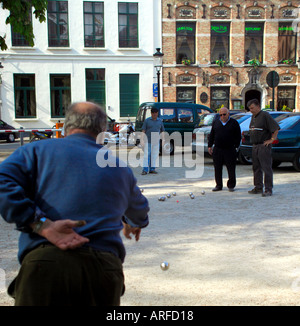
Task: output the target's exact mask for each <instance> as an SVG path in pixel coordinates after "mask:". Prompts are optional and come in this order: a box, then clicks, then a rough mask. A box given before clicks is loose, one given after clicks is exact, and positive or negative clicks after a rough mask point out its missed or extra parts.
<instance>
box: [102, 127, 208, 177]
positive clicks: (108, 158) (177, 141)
mask: <svg viewBox="0 0 300 326" xmlns="http://www.w3.org/2000/svg"><path fill="white" fill-rule="evenodd" d="M195 135H196V138H195V139H194V141H195V143H197V145H198V146H196V148H195V150H196V155H193V153H192V151H191V143H192V141H193V139H192V133H191V132H186V133H184V137H182V135H181V134H180V133H179V132H173V133H172V134H170V135H169V134H168V133H166V132H164V133H162V134H160V137H155V136H154V137H153V136H152V135H151V144H152V145H153V139H156V140H155V141H154V142H157V143H159V141H160V139H163V140H164V143H166V144H171V143H172V144H173V145H174V146H175V148H176V147H177V148H178V147H182V148H183V151H178V152H177V153H176V155H174V156H173V159H172V162H171V153H165V154H164V155H162V157H161V160H159V159H158V157H157V156H156V164H155V166H156V167H159V165H158V164H159V163H160V164H161V167H166V168H168V167H171V166H174V167H185V168H186V170H185V177H186V178H187V179H198V178H201V177H202V175H203V173H204V133H203V132H199V133H196V134H195ZM142 137H145V138H146V140H145V138H144V142H145V143H146V142H147V137H146V135H144V134H143V133H136V139H141V138H142ZM159 138H160V139H159ZM100 139H101V135H100ZM146 148H147V147H144V148H143V150H142V151H137V150H136V149H135V148H131V149H129V148H127V150H123V151H119V153H118V158H119V160H118V161H117V152H116V150H117V146H112V147H109V148H108V147H106V146H103V147H102V148H101V149H99V151H98V152H97V155H96V162H97V165H98V166H99V167H101V168H105V167H107V166H109V167H117V166H118V167H127V166H130V167H134V168H136V167H139V166H140V167H143V166H144V162H145V161H144V153H145V150H146ZM123 149H124V147H123Z"/></svg>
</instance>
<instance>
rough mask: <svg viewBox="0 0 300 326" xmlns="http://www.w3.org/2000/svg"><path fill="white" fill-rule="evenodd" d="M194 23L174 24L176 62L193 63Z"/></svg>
mask: <svg viewBox="0 0 300 326" xmlns="http://www.w3.org/2000/svg"><path fill="white" fill-rule="evenodd" d="M195 26H196V25H195V23H177V24H176V63H177V64H182V63H183V60H189V61H190V62H189V63H195Z"/></svg>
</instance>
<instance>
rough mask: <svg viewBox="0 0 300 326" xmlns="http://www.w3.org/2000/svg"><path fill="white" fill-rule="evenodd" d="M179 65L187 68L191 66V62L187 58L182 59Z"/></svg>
mask: <svg viewBox="0 0 300 326" xmlns="http://www.w3.org/2000/svg"><path fill="white" fill-rule="evenodd" d="M181 63H182V64H183V65H186V66H189V65H190V64H191V60H190V59H188V58H184V59H182V61H181Z"/></svg>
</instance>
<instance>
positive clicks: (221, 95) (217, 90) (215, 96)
mask: <svg viewBox="0 0 300 326" xmlns="http://www.w3.org/2000/svg"><path fill="white" fill-rule="evenodd" d="M222 106H223V107H226V108H228V109H229V87H212V88H211V102H210V107H211V109H212V110H214V111H216V110H218V109H220V108H221V107H222Z"/></svg>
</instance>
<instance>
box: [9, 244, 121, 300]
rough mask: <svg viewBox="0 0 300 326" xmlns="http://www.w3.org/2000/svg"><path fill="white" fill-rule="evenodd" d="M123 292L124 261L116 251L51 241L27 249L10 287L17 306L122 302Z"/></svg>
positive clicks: (10, 292)
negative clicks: (64, 247) (61, 245)
mask: <svg viewBox="0 0 300 326" xmlns="http://www.w3.org/2000/svg"><path fill="white" fill-rule="evenodd" d="M123 292H124V275H123V269H122V263H121V260H120V259H119V258H117V257H116V256H115V255H113V254H111V253H108V252H100V251H95V250H92V249H89V248H87V249H83V248H81V249H80V248H79V249H75V250H66V251H63V250H60V249H58V248H57V247H55V246H51V245H42V246H40V247H38V248H37V249H34V250H32V251H31V252H30V253H28V254H27V255H26V256H25V258H24V260H23V262H22V265H21V268H20V271H19V274H18V276H17V277H16V279H15V280H14V281H13V282H12V283H11V284H10V286H9V288H8V293H9V294H10V295H11V296H12V297H14V298H15V305H16V306H119V305H120V297H121V295H122V294H123Z"/></svg>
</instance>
